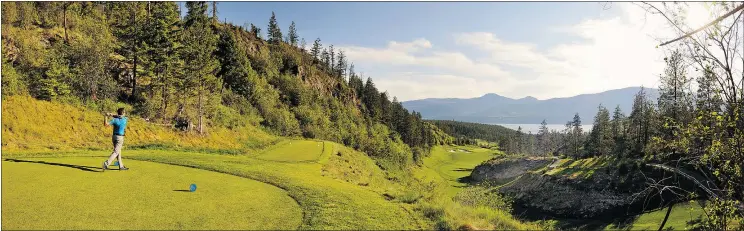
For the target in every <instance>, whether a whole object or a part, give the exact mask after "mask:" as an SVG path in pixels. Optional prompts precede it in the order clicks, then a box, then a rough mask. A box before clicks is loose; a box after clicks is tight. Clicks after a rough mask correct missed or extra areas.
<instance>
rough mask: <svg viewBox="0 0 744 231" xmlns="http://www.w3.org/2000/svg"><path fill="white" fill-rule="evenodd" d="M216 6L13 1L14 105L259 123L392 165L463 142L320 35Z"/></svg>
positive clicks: (5, 58)
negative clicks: (238, 17) (22, 98)
mask: <svg viewBox="0 0 744 231" xmlns="http://www.w3.org/2000/svg"><path fill="white" fill-rule="evenodd" d="M211 4H216V3H211ZM211 9H214V5H211V6H210V3H207V2H187V3H186V4H185V8H184V9H181V8H179V5H178V4H176V3H175V2H3V3H2V24H3V27H2V28H3V31H2V49H3V52H2V67H3V70H2V87H3V92H2V94H3V98H5V97H6V96H10V95H28V96H31V97H34V98H37V99H42V100H48V101H54V102H64V103H69V104H74V105H81V106H85V107H88V108H91V109H94V110H98V111H102V112H103V111H107V112H110V111H112V110H114V109H115V107H117V103H119V104H120V103H124V104H125V105H127V106H126V107H131V110H129V111H130V114H134V115H137V116H140V117H142V118H145V120H146V121H148V122H149V123H153V124H158V125H163V126H166V127H172V128H173V129H178V130H181V131H182V132H183V133H185V134H190V135H192V136H200V135H204V134H208V133H210V132H211V131H217V130H219V128H228V129H230V128H239V127H243V126H259V127H263V128H265V129H266V130H267V131H269V132H271V133H274V134H277V135H282V136H290V137H291V136H301V137H306V138H318V139H325V140H331V141H336V142H339V143H343V144H344V145H347V146H350V147H354V148H356V149H358V150H362V151H364V152H366V153H367V154H368V155H370V156H371V157H373V158H375V159H376V160H377V161H378V164H379V165H381V166H384V167H389V168H403V167H405V166H407V165H410V164H413V162H414V161H419V160H421V157H422V155H425V154H426V153H428V151H429V149H430V148H431V147H432V146H433V145H436V144H444V143H449V142H451V141H452V139H451V138H450V137H449V136H448V135H446V134H444V133H443V132H441V131H440V130H438V129H437V128H436V127H435V126H434V125H432V124H430V123H428V122H424V121H422V119H421V114H419V113H416V112H409V111H407V110H406V109H404V108H403V107H402V105H401V104H400V103H399V102H398V101H397V99H396V98H395V97H392V99H391V96H389V95H388V94H387V92H380V91H379V90H378V89H377V88H376V87H375V85H374V82H373V81H372V79H371V78H367V79H362V77H360V76H359V75H357V74H356V73H355V72H354V66H353V64H351V61H350V60H347V59H346V57H345V56H344V53H343V51H341V50H334V48H333V45H328V46H324V45H323V44H322V43H321V39H320V38H317V39H315V42H314V43H313V44H312V46H311V47H307V45H306V44H305V42H304V40H305V39H304V38H303V39H300V35H298V34H297V29H296V28H297V24H295V23H294V22H292V24H291V26H290V27H289V28H288V29H287V30H282V29H280V28H279V27H278V24H277V21H278V20H279V19H277V17H276V16H275V15H274V14H273V13H272V14H271V20H270V23H269V25H268V26H267V27H266V29H265V30H263V31H262V29H261V28H260V26H258V25H253V24H250V28H248V27H247V26H246V27H244V26H236V25H232V24H230V23H224V22H219V21H218V20H217V16H218V15H216V11H213V10H211ZM181 11H186V12H187V13H186V16H185V17H183V18H181V17H180V15H181ZM263 32H266V33H265V34H266V35H264V33H263ZM264 38H265V39H264ZM301 41H302V42H301ZM120 105H121V104H120ZM4 143H5V142H4Z"/></svg>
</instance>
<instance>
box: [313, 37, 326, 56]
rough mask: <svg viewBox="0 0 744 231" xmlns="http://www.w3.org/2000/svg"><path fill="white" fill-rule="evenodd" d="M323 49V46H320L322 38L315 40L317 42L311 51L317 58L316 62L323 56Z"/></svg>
mask: <svg viewBox="0 0 744 231" xmlns="http://www.w3.org/2000/svg"><path fill="white" fill-rule="evenodd" d="M322 47H323V44H320V38H317V39H315V42H313V48H312V49H311V50H310V54H311V55H312V56H313V58H315V60H319V59H320V58H321V57H319V55H320V54H321V53H320V52H321V48H322Z"/></svg>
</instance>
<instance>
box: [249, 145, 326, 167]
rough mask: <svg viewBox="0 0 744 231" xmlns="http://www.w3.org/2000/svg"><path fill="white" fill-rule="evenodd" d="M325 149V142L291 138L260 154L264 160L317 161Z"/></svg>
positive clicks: (260, 157)
mask: <svg viewBox="0 0 744 231" xmlns="http://www.w3.org/2000/svg"><path fill="white" fill-rule="evenodd" d="M323 150H324V142H322V141H313V140H289V141H284V142H282V143H280V144H278V145H277V147H275V148H273V149H271V150H268V151H266V152H264V153H261V155H259V156H258V158H259V159H262V160H271V161H284V162H303V161H317V160H318V159H319V158H320V156H321V154H322V153H323Z"/></svg>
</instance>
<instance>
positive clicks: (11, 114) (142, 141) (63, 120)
mask: <svg viewBox="0 0 744 231" xmlns="http://www.w3.org/2000/svg"><path fill="white" fill-rule="evenodd" d="M2 112H3V116H2V129H3V130H2V150H3V151H23V150H54V151H62V150H68V151H69V150H76V149H93V150H102V149H109V148H111V147H110V146H111V127H104V126H103V114H102V113H99V112H96V111H93V110H89V109H86V108H81V107H76V106H71V105H66V104H60V103H54V102H47V101H41V100H36V99H33V98H31V97H28V96H10V97H5V98H3V100H2ZM276 139H277V138H276V137H274V136H271V135H269V134H267V133H265V132H264V131H262V130H261V129H258V128H256V127H252V126H250V125H246V126H245V127H241V128H236V129H233V130H229V129H225V128H213V129H210V130H208V131H207V134H206V135H204V136H200V135H197V134H187V133H182V132H175V131H173V130H172V129H171V128H168V127H164V126H159V125H155V124H152V123H148V122H146V121H145V120H143V119H141V118H138V117H130V118H129V123H128V124H127V134H126V140H125V143H126V144H127V146H129V147H140V148H168V149H181V150H191V151H211V152H227V153H238V152H242V153H245V152H252V151H255V150H258V149H262V148H265V147H266V146H268V145H270V144H271V143H272V142H274V141H275V140H276Z"/></svg>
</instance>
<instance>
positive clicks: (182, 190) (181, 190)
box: [173, 189, 191, 192]
mask: <svg viewBox="0 0 744 231" xmlns="http://www.w3.org/2000/svg"><path fill="white" fill-rule="evenodd" d="M173 191H174V192H191V191H189V190H186V189H176V190H173Z"/></svg>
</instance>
